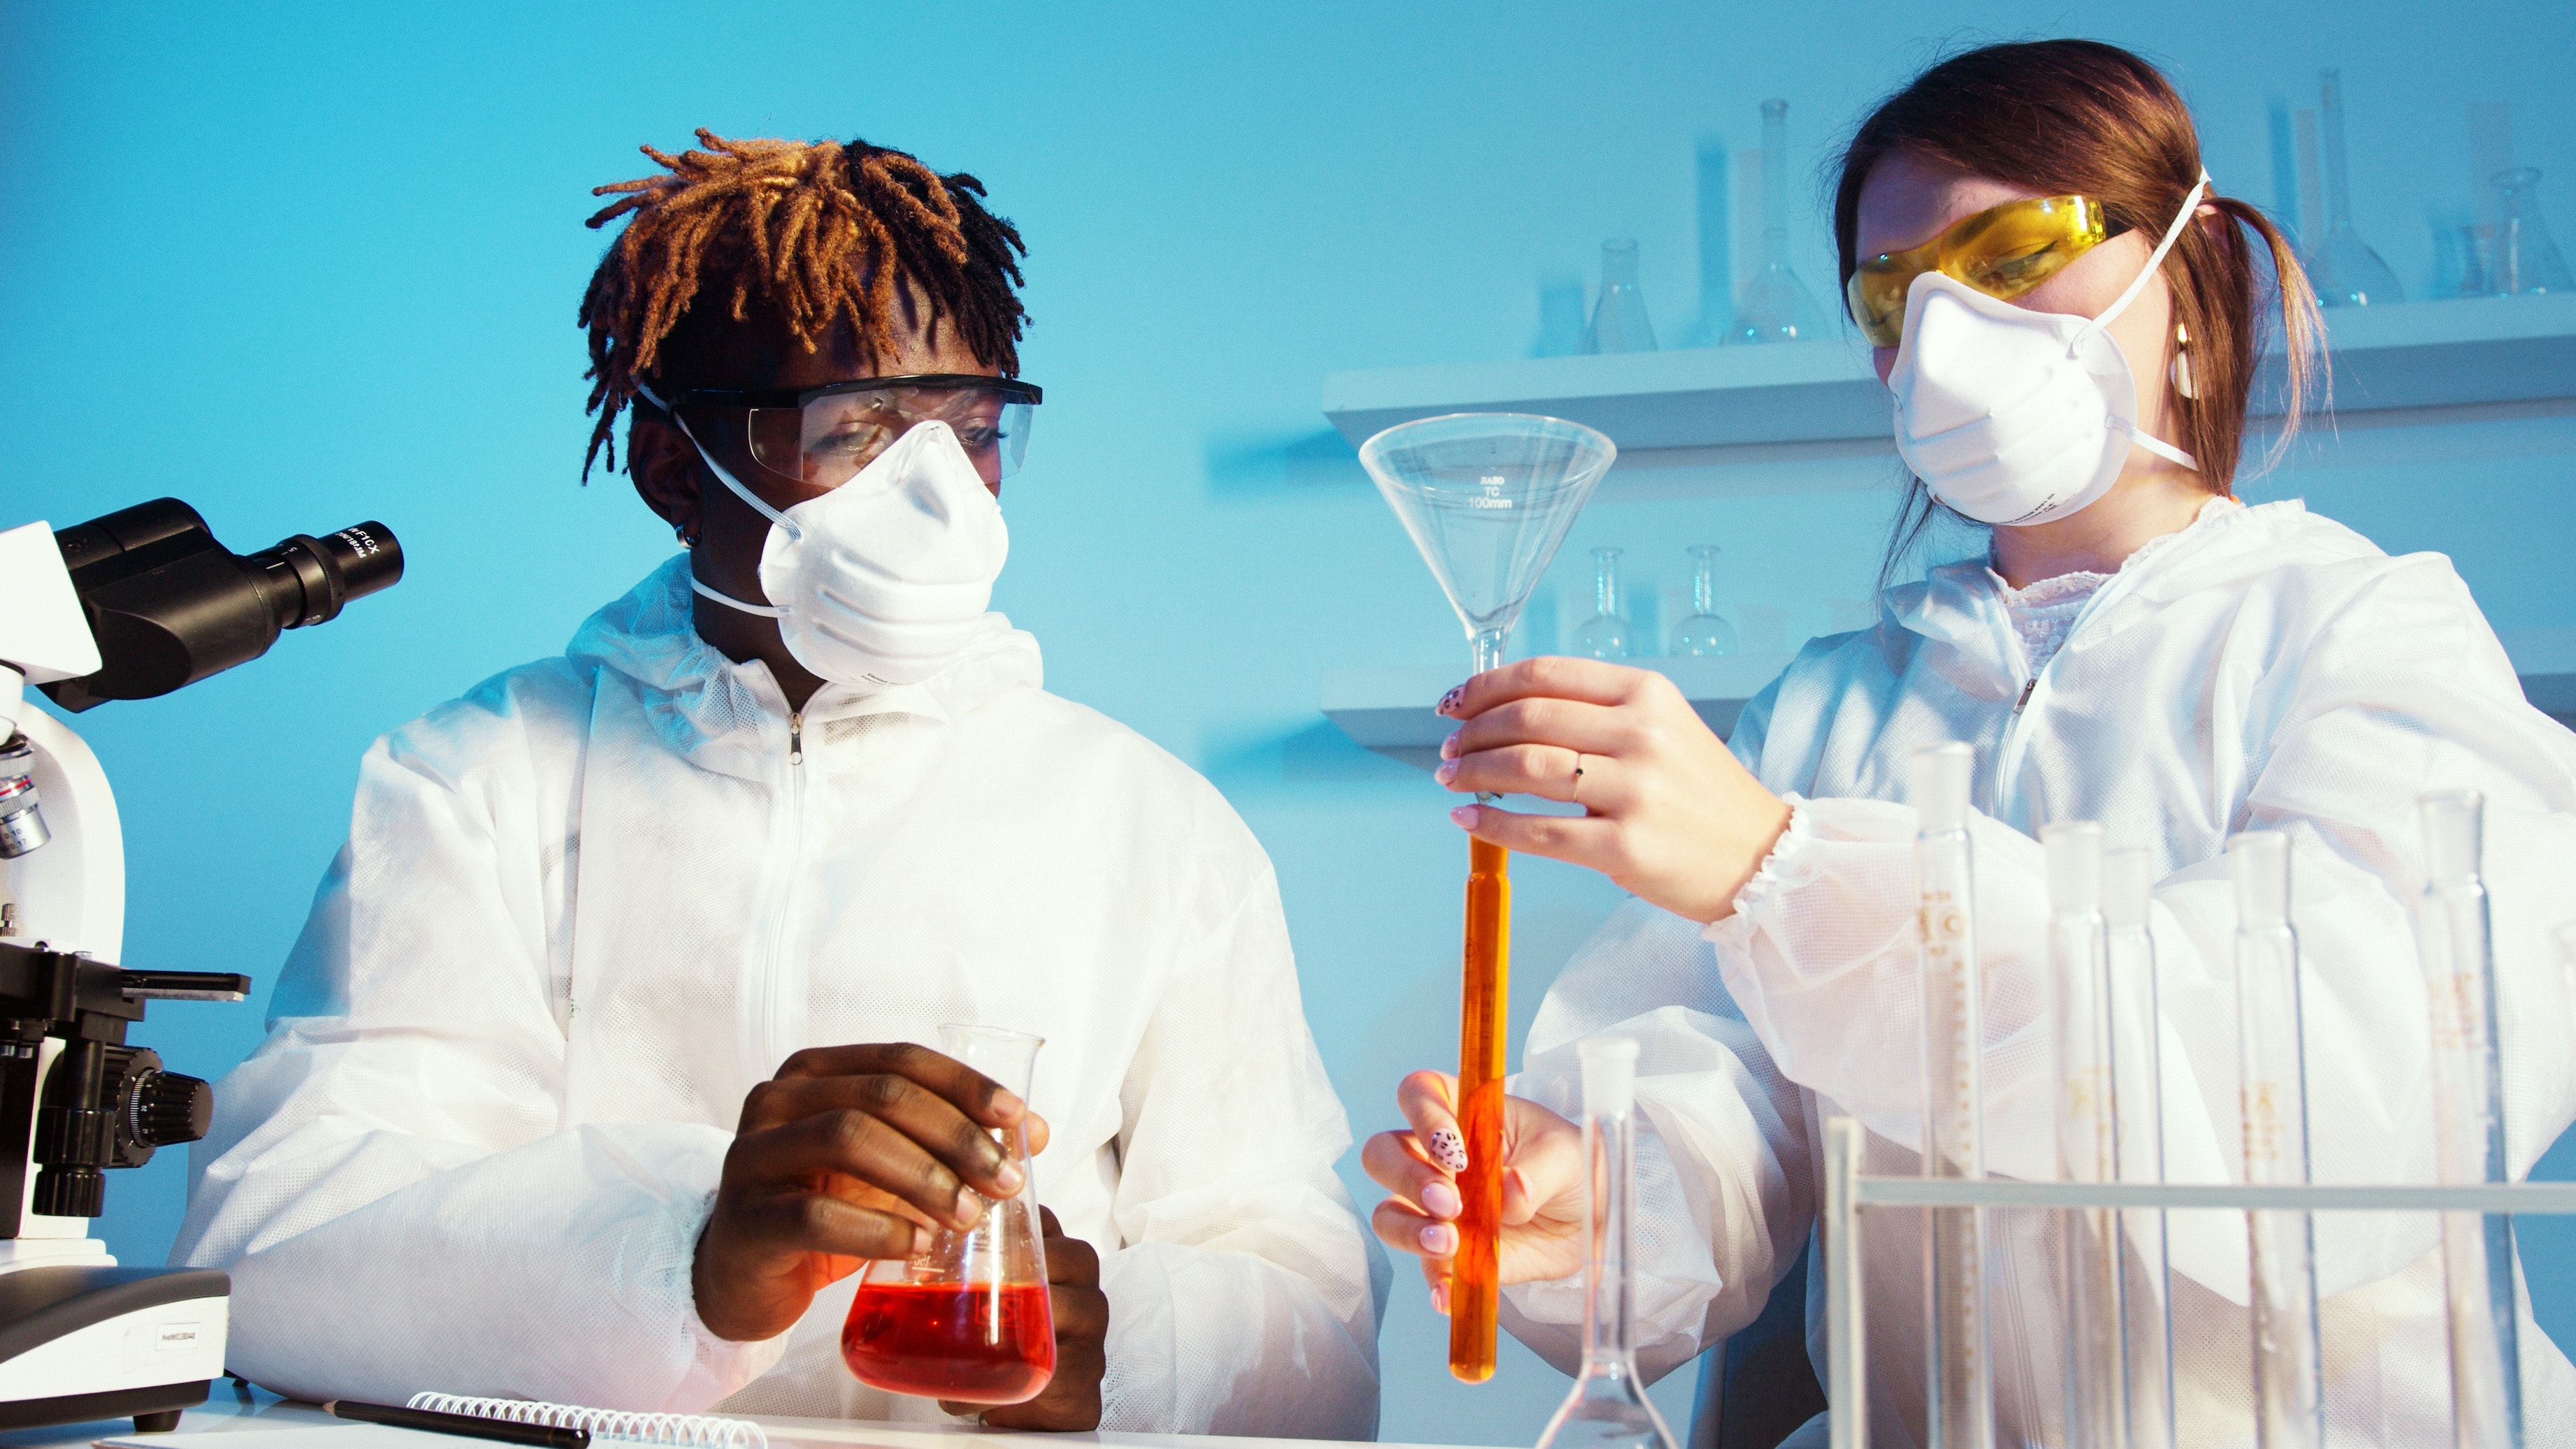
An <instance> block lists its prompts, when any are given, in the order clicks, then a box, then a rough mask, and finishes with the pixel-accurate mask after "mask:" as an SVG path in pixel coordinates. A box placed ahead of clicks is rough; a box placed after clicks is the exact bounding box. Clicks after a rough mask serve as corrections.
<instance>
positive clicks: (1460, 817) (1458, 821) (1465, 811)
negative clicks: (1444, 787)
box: [1449, 805, 1476, 830]
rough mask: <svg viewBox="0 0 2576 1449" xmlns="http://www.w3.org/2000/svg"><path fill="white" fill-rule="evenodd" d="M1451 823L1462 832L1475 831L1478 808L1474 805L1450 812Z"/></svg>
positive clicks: (1463, 806)
mask: <svg viewBox="0 0 2576 1449" xmlns="http://www.w3.org/2000/svg"><path fill="white" fill-rule="evenodd" d="M1449 823H1450V824H1452V825H1455V826H1457V827H1458V828H1459V829H1461V830H1473V829H1475V828H1476V807H1475V806H1473V805H1461V806H1459V807H1458V808H1457V809H1455V810H1452V811H1450V812H1449Z"/></svg>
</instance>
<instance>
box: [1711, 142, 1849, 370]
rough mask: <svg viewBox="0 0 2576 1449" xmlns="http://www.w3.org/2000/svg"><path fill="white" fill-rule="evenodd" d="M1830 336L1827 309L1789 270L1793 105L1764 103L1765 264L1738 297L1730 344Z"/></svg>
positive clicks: (1763, 247)
mask: <svg viewBox="0 0 2576 1449" xmlns="http://www.w3.org/2000/svg"><path fill="white" fill-rule="evenodd" d="M1824 335H1825V309H1824V308H1822V307H1820V306H1818V305H1816V296H1815V294H1814V293H1813V292H1810V291H1808V290H1807V284H1806V283H1804V282H1802V281H1800V280H1798V274H1797V273H1796V272H1795V271H1793V270H1791V269H1790V266H1789V103H1788V102H1787V101H1779V100H1772V101H1764V102H1763V103H1762V265H1761V268H1760V270H1758V271H1756V272H1754V274H1753V278H1752V280H1751V281H1748V282H1746V283H1745V284H1744V294H1743V295H1742V296H1741V297H1738V298H1737V299H1736V303H1735V321H1734V324H1733V325H1732V326H1730V327H1729V328H1728V329H1727V332H1726V340H1727V342H1729V343H1730V344H1734V343H1751V342H1803V341H1807V340H1809V339H1812V338H1817V337H1822V336H1824Z"/></svg>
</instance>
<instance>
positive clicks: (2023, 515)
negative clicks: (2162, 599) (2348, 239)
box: [1887, 171, 2209, 527]
mask: <svg viewBox="0 0 2576 1449" xmlns="http://www.w3.org/2000/svg"><path fill="white" fill-rule="evenodd" d="M2208 188H2209V173H2208V172H2206V171H2204V172H2202V173H2201V176H2200V180H2199V182H2198V183H2197V184H2195V185H2194V186H2193V187H2192V189H2191V194H2190V195H2188V196H2186V197H2184V198H2183V203H2182V210H2181V212H2180V213H2179V214H2178V215H2176V216H2175V217H2174V219H2173V225H2171V226H2169V227H2167V228H2166V229H2165V235H2164V240H2162V241H2160V242H2158V243H2156V249H2155V253H2154V255H2152V256H2150V257H2148V258H2147V264H2146V267H2145V268H2144V269H2143V270H2142V271H2140V272H2139V273H2138V276H2137V280H2135V281H2133V282H2131V283H2130V284H2129V289H2128V290H2127V291H2125V292H2122V293H2121V294H2120V297H2119V300H2118V301H2115V302H2113V303H2112V304H2111V305H2110V307H2108V308H2107V309H2105V310H2104V311H2103V313H2102V314H2101V315H2100V316H2098V317H2094V318H2090V319H2087V318H2083V317H2075V316H2069V315H2066V314H2064V313H2059V312H2034V311H2031V310H2029V309H2028V308H2024V307H2016V306H2014V305H2013V304H2012V303H2010V302H2004V301H1998V300H1996V299H1995V298H1993V297H1989V296H1987V295H1986V294H1985V293H1983V292H1980V291H1978V290H1977V289H1976V288H1974V287H1971V286H1969V285H1968V284H1966V283H1965V282H1962V281H1959V280H1958V279H1956V278H1954V277H1950V276H1945V275H1943V274H1942V273H1940V272H1937V271H1927V272H1925V273H1923V274H1922V275H1920V276H1918V277H1916V278H1915V279H1914V281H1913V283H1912V284H1911V285H1910V286H1909V287H1908V289H1907V292H1906V299H1905V336H1904V340H1903V342H1902V343H1901V344H1900V345H1899V347H1898V350H1897V354H1896V366H1895V368H1894V369H1893V370H1891V371H1890V372H1889V373H1888V377H1887V384H1888V386H1889V388H1891V389H1892V390H1894V392H1895V393H1896V451H1897V453H1898V454H1899V455H1900V456H1902V457H1903V458H1904V459H1905V463H1906V466H1907V467H1909V468H1911V469H1913V470H1914V476H1916V477H1918V478H1920V479H1922V480H1923V483H1924V486H1925V487H1927V488H1929V489H1931V490H1932V496H1933V497H1935V498H1937V499H1939V500H1940V501H1941V502H1942V503H1944V504H1947V505H1948V506H1949V507H1951V508H1953V509H1956V510H1957V511H1958V512H1960V513H1963V514H1965V515H1967V516H1968V517H1970V518H1973V519H1975V520H1977V521H1978V522H1979V523H1989V524H1997V525H2002V526H2006V527H2021V526H2026V525H2029V524H2034V523H2047V522H2050V521H2052V520H2054V519H2059V518H2064V517H2066V516H2067V515H2068V514H2071V513H2073V512H2075V511H2076V510H2077V509H2080V508H2082V507H2084V506H2085V505H2087V504H2089V503H2091V502H2093V500H2095V499H2097V498H2099V497H2101V496H2102V495H2103V494H2105V493H2108V492H2109V491H2111V485H2112V484H2113V483H2114V482H2116V481H2118V479H2119V477H2120V469H2121V468H2122V467H2123V466H2124V465H2125V464H2126V463H2127V461H2128V457H2129V447H2130V445H2131V444H2133V443H2134V444H2136V445H2137V446H2138V447H2141V448H2144V449H2146V450H2147V451H2148V452H2150V453H2154V454H2156V455H2157V456H2158V457H2162V458H2169V459H2171V460H2172V461H2174V462H2176V463H2179V464H2181V465H2182V466H2183V467H2186V468H2189V469H2192V470H2193V471H2195V472H2197V471H2199V468H2200V464H2199V462H2198V461H2197V460H2196V459H2194V458H2193V457H2192V456H2191V454H2189V453H2186V452H2184V451H2183V450H2182V449H2180V448H2177V447H2175V446H2174V445H2173V444H2171V443H2168V442H2165V441H2164V440H2163V439H2161V438H2156V437H2152V436H2150V435H2148V434H2147V433H2146V432H2144V431H2142V430H2141V429H2140V428H2139V426H2138V384H2137V379H2136V377H2135V376H2134V375H2132V373H2131V372H2130V370H2129V359H2128V357H2127V356H2126V355H2125V354H2124V353H2122V352H2121V351H2120V344H2119V343H2117V342H2116V341H2113V340H2112V338H2111V337H2110V335H2109V334H2108V333H2106V332H2105V331H2104V330H2103V329H2104V328H2106V327H2108V326H2109V325H2110V323H2111V321H2112V319H2114V318H2116V317H2118V316H2119V315H2120V314H2121V313H2122V312H2125V311H2127V310H2128V307H2129V304H2130V303H2131V302H2134V301H2136V300H2137V298H2138V294H2139V293H2140V292H2142V291H2144V290H2146V286H2147V282H2148V281H2149V280H2150V279H2151V278H2153V277H2154V276H2155V275H2156V270H2157V268H2158V267H2160V266H2161V265H2163V263H2164V259H2165V254H2166V253H2167V252H2169V251H2171V250H2173V245H2174V243H2175V241H2176V240H2178V239H2179V238H2180V237H2181V236H2182V229H2183V227H2184V226H2185V225H2186V224H2188V223H2189V222H2190V220H2191V218H2192V216H2193V214H2194V213H2195V212H2196V211H2197V210H2198V209H2199V206H2200V198H2201V194H2202V193H2203V192H2205V191H2206V190H2208Z"/></svg>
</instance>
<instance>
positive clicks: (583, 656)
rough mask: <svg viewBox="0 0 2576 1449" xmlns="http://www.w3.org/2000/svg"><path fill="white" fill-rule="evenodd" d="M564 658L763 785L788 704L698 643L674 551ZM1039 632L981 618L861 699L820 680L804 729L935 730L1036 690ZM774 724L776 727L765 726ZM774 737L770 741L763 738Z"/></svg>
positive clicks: (768, 679)
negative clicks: (952, 649)
mask: <svg viewBox="0 0 2576 1449" xmlns="http://www.w3.org/2000/svg"><path fill="white" fill-rule="evenodd" d="M564 652H565V654H566V655H568V656H569V657H570V658H572V659H573V660H575V661H578V662H589V663H596V664H601V665H605V666H606V667H608V668H610V669H613V670H615V671H617V672H618V673H619V674H622V675H625V676H626V677H627V678H629V679H632V680H634V681H635V682H636V683H637V684H639V685H642V686H644V698H645V700H646V704H645V711H646V715H647V717H648V718H649V719H650V720H651V721H652V723H653V728H654V730H655V732H656V733H658V734H659V735H661V737H662V740H663V742H664V743H665V744H668V745H669V746H670V747H671V748H672V749H674V750H677V751H679V752H680V753H681V754H683V755H686V756H688V757H689V759H690V760H691V761H693V762H694V763H696V764H699V765H702V766H704V767H705V768H707V769H710V770H717V771H720V772H722V773H724V774H728V775H737V776H740V777H742V778H744V779H752V780H757V779H765V778H767V776H768V774H769V773H770V771H771V770H772V769H773V768H774V766H775V756H776V754H777V752H778V750H779V749H780V748H781V747H782V744H781V742H782V741H783V740H784V738H785V731H786V728H787V724H786V715H787V703H786V696H785V695H783V694H781V693H780V692H779V688H778V681H777V680H776V678H774V677H773V676H772V675H771V674H770V672H769V666H768V665H766V664H763V663H761V662H760V661H758V660H752V661H750V662H747V663H743V664H736V663H735V662H733V661H732V660H730V659H727V658H726V657H724V655H722V654H720V653H718V652H717V651H716V650H715V649H714V648H713V647H712V646H710V645H709V644H708V643H707V642H706V641H705V640H704V639H701V638H699V637H698V630H697V624H696V622H695V602H694V598H693V596H692V594H691V593H690V589H689V557H688V555H687V554H675V555H673V556H672V558H671V560H670V561H669V562H667V563H665V564H663V565H662V566H661V567H660V568H658V569H655V570H654V571H653V572H652V573H650V574H648V575H646V576H645V578H644V581H643V582H642V583H639V584H637V585H636V586H635V587H634V588H633V589H631V590H628V591H627V594H626V596H625V597H624V598H621V599H619V600H617V601H616V602H615V603H612V604H610V605H609V606H608V607H606V608H604V609H601V610H600V611H599V612H598V613H596V614H593V615H591V616H590V618H589V619H587V620H585V621H584V622H583V623H582V626H581V628H580V629H579V630H577V631H576V632H575V633H574V634H573V636H572V642H571V643H570V644H568V645H566V646H565V648H564ZM1045 682H1046V671H1045V668H1044V665H1043V662H1042V660H1041V659H1040V656H1039V653H1038V641H1037V638H1036V636H1034V635H1032V634H1030V633H1029V632H1028V631H1027V630H1025V629H1014V628H1012V627H1011V621H1010V620H1009V619H1007V618H1005V617H1004V616H1003V615H1002V614H1001V613H999V612H998V611H996V612H991V613H987V614H985V615H984V617H983V619H982V621H981V622H980V623H978V624H977V625H976V627H975V632H974V635H973V637H972V638H971V639H969V640H968V642H967V644H966V647H965V648H964V649H963V650H962V651H960V652H959V654H958V656H957V660H956V662H955V663H953V664H951V665H949V666H948V667H947V668H946V669H944V670H942V671H940V672H939V673H938V674H935V675H933V676H931V677H930V678H929V679H926V680H924V681H922V682H921V683H919V684H905V685H896V686H893V687H890V688H882V689H874V690H870V691H862V690H860V689H857V688H854V687H852V686H850V685H846V684H834V683H828V682H827V683H826V684H824V686H823V687H822V688H821V689H818V690H816V691H815V692H814V697H813V698H812V699H810V700H807V701H806V703H805V709H804V711H803V713H804V716H805V720H806V724H807V727H808V728H813V727H815V726H817V725H821V724H827V723H830V722H832V721H835V720H846V719H858V718H862V717H864V716H868V715H877V714H885V715H896V714H902V715H918V716H921V717H924V718H927V719H933V720H939V721H942V722H945V721H950V720H954V719H957V718H958V717H960V716H962V715H964V714H965V713H966V712H967V711H968V710H971V709H974V708H975V707H976V706H978V705H980V704H982V703H984V702H985V701H987V700H989V699H992V698H993V697H994V696H996V695H999V694H1000V693H1002V692H1003V691H1005V690H1009V689H1015V688H1019V687H1021V686H1026V687H1028V688H1030V689H1039V688H1043V687H1044V686H1045ZM765 719H767V720H771V721H772V722H773V723H774V724H775V726H776V728H775V730H774V731H772V730H769V729H766V728H764V727H763V726H762V721H763V720H765ZM773 733H775V734H776V735H777V738H776V739H772V738H771V735H772V734H773Z"/></svg>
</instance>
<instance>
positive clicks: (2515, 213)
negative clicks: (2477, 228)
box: [2489, 166, 2576, 297]
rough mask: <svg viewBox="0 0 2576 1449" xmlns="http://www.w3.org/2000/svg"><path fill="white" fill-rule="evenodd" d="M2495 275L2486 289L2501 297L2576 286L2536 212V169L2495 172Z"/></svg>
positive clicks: (2537, 179) (2538, 201)
mask: <svg viewBox="0 0 2576 1449" xmlns="http://www.w3.org/2000/svg"><path fill="white" fill-rule="evenodd" d="M2494 184H2495V189H2496V192H2497V198H2498V199H2497V205H2496V233H2495V243H2494V255H2495V274H2494V276H2493V278H2492V279H2491V281H2490V283H2489V287H2490V290H2492V291H2494V292H2495V293H2496V295H2498V296H2502V297H2515V296H2529V295H2533V294H2537V293H2541V292H2566V291H2571V290H2576V281H2571V280H2570V278H2569V277H2568V274H2567V259H2566V258H2565V257H2563V256H2561V255H2559V253H2558V243H2556V242H2555V241H2552V240H2550V237H2549V223H2548V222H2546V221H2543V220H2542V219H2541V216H2540V172H2539V170H2538V169H2537V168H2535V167H2530V166H2522V167H2517V168H2515V169H2514V170H2511V171H2504V172H2499V173H2497V175H2496V178H2495V183H2494Z"/></svg>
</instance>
